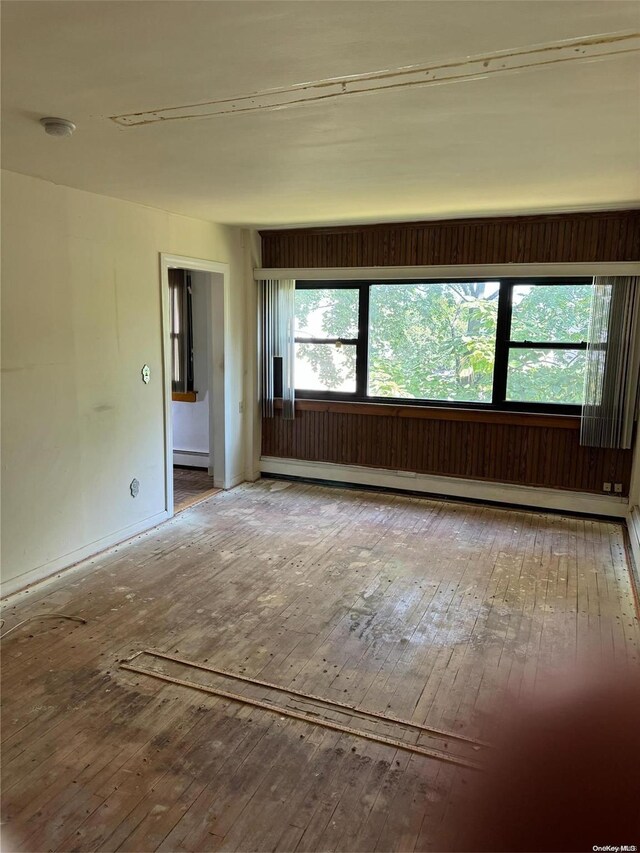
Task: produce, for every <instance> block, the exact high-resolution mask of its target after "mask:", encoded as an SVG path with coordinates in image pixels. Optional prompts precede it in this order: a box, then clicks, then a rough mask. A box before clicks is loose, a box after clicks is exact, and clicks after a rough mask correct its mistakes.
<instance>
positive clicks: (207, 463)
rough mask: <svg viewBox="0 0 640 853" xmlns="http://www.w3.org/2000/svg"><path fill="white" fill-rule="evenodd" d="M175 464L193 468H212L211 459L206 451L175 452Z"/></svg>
mask: <svg viewBox="0 0 640 853" xmlns="http://www.w3.org/2000/svg"><path fill="white" fill-rule="evenodd" d="M173 464H174V465H188V466H189V467H191V468H210V467H211V458H210V456H209V454H208V453H207V452H206V451H201V450H174V451H173Z"/></svg>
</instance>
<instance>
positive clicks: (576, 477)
mask: <svg viewBox="0 0 640 853" xmlns="http://www.w3.org/2000/svg"><path fill="white" fill-rule="evenodd" d="M296 405H297V412H296V417H295V420H293V421H291V420H283V419H282V418H280V417H275V418H265V419H263V421H262V453H263V455H265V456H279V457H285V458H294V459H304V460H311V461H314V462H336V463H340V464H345V465H349V464H351V465H366V466H370V467H372V468H390V469H392V470H400V471H415V472H416V473H420V474H439V475H445V476H447V475H448V476H451V477H464V478H469V479H480V480H492V481H497V482H501V483H517V484H519V485H526V486H546V487H549V488H561V489H574V490H577V491H583V492H597V493H602V484H603V483H604V482H609V483H622V484H623V490H624V492H623V493H624V494H625V495H627V494H628V491H629V480H630V474H631V451H629V450H600V449H596V448H589V447H581V446H580V444H579V430H578V426H579V422H578V420H577V419H573V420H572V419H569V418H559V419H558V420H557V422H556V419H555V418H553V417H548V418H544V417H540V416H530V418H529V421H528V425H524V424H526V423H527V416H526V415H516V416H515V418H514V421H515V422H513V423H510V422H509V419H510V418H509V415H505V416H503V417H502V422H499V420H500V418H498V417H497V416H496V414H495V413H490V414H491V415H492V418H485V419H484V420H482V419H480V420H479V419H477V418H475V417H474V416H475V412H472V413H470V414H469V418H468V419H464V420H463V419H462V418H461V417H460V415H461V412H460V411H459V410H458V411H457V412H456V416H457V417H456V419H455V420H454V419H451V420H447V419H446V417H447V415H446V412H445V411H444V410H437V415H436V417H435V418H433V419H432V418H431V417H429V416H428V411H429V410H426V409H418V410H417V411H416V412H415V416H412V415H411V414H410V413H409V410H408V409H404V410H403V411H402V412H401V410H400V409H392V410H391V412H390V414H389V415H386V414H369V413H367V414H359V413H358V411H359V410H358V406H357V404H351V406H352V407H353V411H352V412H351V413H349V404H340V405H337V406H335V407H333V405H332V404H330V403H317V404H316V403H313V402H308V401H299V402H298V403H297V404H296ZM332 409H333V410H332ZM335 409H337V410H335ZM364 411H366V406H365V407H364ZM425 413H427V415H425Z"/></svg>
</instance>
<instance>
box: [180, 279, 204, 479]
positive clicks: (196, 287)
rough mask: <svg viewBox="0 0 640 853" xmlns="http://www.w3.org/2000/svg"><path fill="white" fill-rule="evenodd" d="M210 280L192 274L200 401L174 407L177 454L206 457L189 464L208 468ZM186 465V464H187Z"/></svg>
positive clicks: (195, 375) (196, 384) (195, 367)
mask: <svg viewBox="0 0 640 853" xmlns="http://www.w3.org/2000/svg"><path fill="white" fill-rule="evenodd" d="M211 286H212V285H211V280H210V276H209V275H208V274H207V273H202V272H193V273H192V274H191V293H192V314H193V380H194V387H195V390H196V391H197V392H198V399H197V400H196V402H195V403H178V402H173V403H172V404H171V415H172V418H173V449H174V451H185V450H186V451H190V452H195V453H200V454H203V456H202V458H201V459H193V460H192V461H189V463H188V464H193V465H201V466H202V467H204V468H208V467H209V466H210V465H213V462H212V461H211V460H210V454H209V406H210V403H211V399H210V394H209V379H210V376H209V374H210V370H209V352H210V349H209V334H210V328H209V325H210V323H209V319H210V317H211ZM185 464H187V463H185Z"/></svg>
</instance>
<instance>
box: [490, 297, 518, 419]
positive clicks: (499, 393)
mask: <svg viewBox="0 0 640 853" xmlns="http://www.w3.org/2000/svg"><path fill="white" fill-rule="evenodd" d="M512 294H513V282H512V281H501V282H500V294H499V296H498V320H497V324H496V349H495V361H494V365H493V393H492V398H491V402H492V404H493V405H494V406H501V405H502V404H503V403H504V401H505V398H506V396H507V368H508V362H509V339H510V337H511V298H512Z"/></svg>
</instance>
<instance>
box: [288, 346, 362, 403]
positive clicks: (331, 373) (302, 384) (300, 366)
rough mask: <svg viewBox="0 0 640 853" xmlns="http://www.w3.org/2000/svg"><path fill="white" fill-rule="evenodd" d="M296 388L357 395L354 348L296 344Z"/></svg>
mask: <svg viewBox="0 0 640 853" xmlns="http://www.w3.org/2000/svg"><path fill="white" fill-rule="evenodd" d="M296 388H299V389H301V390H303V391H348V392H350V393H352V394H353V393H355V390H356V348H355V346H354V345H353V344H343V345H342V346H336V345H335V344H296Z"/></svg>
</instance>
